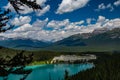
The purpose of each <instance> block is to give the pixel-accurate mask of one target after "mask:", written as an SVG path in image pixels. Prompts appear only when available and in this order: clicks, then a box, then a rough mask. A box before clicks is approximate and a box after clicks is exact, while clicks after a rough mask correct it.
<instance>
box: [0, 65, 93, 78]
mask: <svg viewBox="0 0 120 80" xmlns="http://www.w3.org/2000/svg"><path fill="white" fill-rule="evenodd" d="M93 66H94V65H93V64H48V65H36V66H27V67H26V69H31V68H32V69H33V71H32V73H31V74H29V75H28V77H27V79H26V80H50V79H49V78H51V80H64V74H65V70H67V71H68V72H69V75H73V74H76V73H78V72H80V71H83V70H86V69H90V68H92V67H93ZM21 77H22V75H13V74H10V75H9V77H8V80H19V79H20V78H21ZM2 79H3V78H1V77H0V80H2Z"/></svg>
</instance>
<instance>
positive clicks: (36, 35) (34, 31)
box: [0, 16, 120, 42]
mask: <svg viewBox="0 0 120 80" xmlns="http://www.w3.org/2000/svg"><path fill="white" fill-rule="evenodd" d="M95 21H96V23H94V24H91V23H89V24H88V25H83V24H84V23H85V22H86V21H84V20H80V21H78V22H71V21H70V20H69V19H65V20H61V21H57V20H52V21H49V19H48V18H46V19H44V20H39V19H38V20H36V21H35V22H34V23H33V24H30V23H29V21H28V22H27V23H25V24H23V25H21V26H20V27H18V28H16V29H14V30H8V31H7V32H5V33H0V36H3V37H6V38H27V39H28V38H29V39H35V40H42V41H53V42H54V41H58V40H61V39H63V38H66V37H69V36H70V35H73V34H78V33H88V32H92V31H93V30H94V29H98V28H108V29H113V28H120V18H115V19H106V18H105V17H104V16H98V19H96V20H95ZM48 27H52V28H53V29H52V30H49V29H46V28H48ZM61 27H62V28H61ZM2 39H3V38H2Z"/></svg>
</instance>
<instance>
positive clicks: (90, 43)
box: [0, 28, 120, 50]
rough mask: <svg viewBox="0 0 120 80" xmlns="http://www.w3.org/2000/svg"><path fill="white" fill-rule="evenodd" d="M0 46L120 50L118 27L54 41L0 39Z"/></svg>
mask: <svg viewBox="0 0 120 80" xmlns="http://www.w3.org/2000/svg"><path fill="white" fill-rule="evenodd" d="M1 38H2V37H1ZM0 46H3V47H8V48H15V49H27V50H30V49H41V48H42V49H49V50H50V49H57V48H58V50H59V49H63V48H66V47H70V48H71V47H72V48H73V47H79V48H82V49H83V48H84V49H88V50H89V49H92V48H93V49H96V50H97V48H98V47H99V48H100V49H103V48H104V49H106V48H109V49H111V50H120V49H119V47H120V28H114V29H112V30H109V29H107V28H101V29H96V30H94V31H93V32H91V33H82V34H75V35H72V36H69V37H67V38H64V39H62V40H60V41H56V42H54V43H48V42H43V41H38V40H31V39H5V40H0ZM62 47H63V48H62ZM93 49H92V50H93Z"/></svg>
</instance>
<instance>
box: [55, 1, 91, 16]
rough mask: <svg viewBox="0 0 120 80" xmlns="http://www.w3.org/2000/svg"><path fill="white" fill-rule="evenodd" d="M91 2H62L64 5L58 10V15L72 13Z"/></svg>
mask: <svg viewBox="0 0 120 80" xmlns="http://www.w3.org/2000/svg"><path fill="white" fill-rule="evenodd" d="M88 2H89V0H62V3H61V4H60V5H59V8H58V9H57V12H56V13H57V14H63V13H67V12H72V11H74V10H77V9H79V8H82V7H85V6H86V4H87V3H88Z"/></svg>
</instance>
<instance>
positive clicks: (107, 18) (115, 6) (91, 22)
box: [0, 0, 120, 42]
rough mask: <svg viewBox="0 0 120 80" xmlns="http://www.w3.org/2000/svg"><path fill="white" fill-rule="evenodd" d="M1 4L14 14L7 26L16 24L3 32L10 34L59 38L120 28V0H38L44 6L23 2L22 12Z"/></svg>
mask: <svg viewBox="0 0 120 80" xmlns="http://www.w3.org/2000/svg"><path fill="white" fill-rule="evenodd" d="M1 1H2V2H0V7H1V8H3V9H8V8H9V9H11V10H12V15H13V18H12V19H11V20H10V21H9V24H8V25H7V26H9V25H10V24H11V25H15V28H14V29H12V30H8V31H6V32H5V33H0V36H1V37H2V38H0V39H1V40H4V39H7V38H13V39H17V38H22V39H33V40H40V41H45V42H46V41H50V42H51V41H52V42H55V41H58V40H61V39H63V38H66V37H69V36H71V35H74V34H78V33H89V32H92V31H93V30H95V29H99V28H108V29H113V28H117V27H119V28H120V0H36V1H37V3H38V4H40V5H41V7H42V10H37V11H33V10H32V9H31V8H28V7H27V6H25V5H24V6H21V7H20V8H21V9H24V11H20V13H21V14H20V15H18V14H17V13H16V12H15V11H14V8H13V7H12V6H11V5H10V3H8V2H7V0H1Z"/></svg>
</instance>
